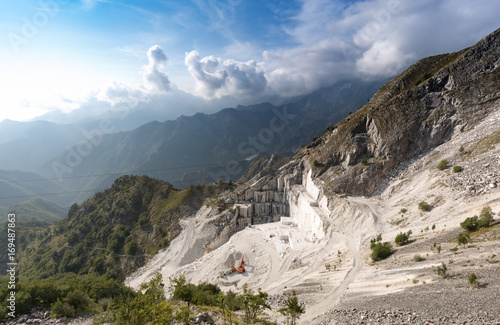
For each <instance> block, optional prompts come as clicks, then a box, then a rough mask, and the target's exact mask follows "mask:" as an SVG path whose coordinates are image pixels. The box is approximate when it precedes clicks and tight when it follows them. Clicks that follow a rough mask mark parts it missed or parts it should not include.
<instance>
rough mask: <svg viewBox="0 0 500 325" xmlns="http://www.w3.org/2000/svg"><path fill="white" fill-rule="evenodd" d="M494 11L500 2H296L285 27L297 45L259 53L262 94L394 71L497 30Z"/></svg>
mask: <svg viewBox="0 0 500 325" xmlns="http://www.w3.org/2000/svg"><path fill="white" fill-rule="evenodd" d="M498 12H500V2H497V1H488V0H478V1H475V2H470V1H466V0H441V1H435V0H421V1H402V0H368V1H359V2H347V3H346V2H343V1H332V0H303V1H302V9H301V11H300V13H299V14H297V15H296V16H295V17H294V22H295V25H294V26H293V27H292V28H288V29H287V32H288V34H289V35H290V37H291V38H292V40H294V41H296V42H297V44H298V45H297V46H295V47H291V48H283V49H271V50H268V51H264V53H263V56H262V62H261V63H260V65H261V67H262V69H264V71H265V72H266V74H265V76H266V78H267V80H268V87H267V88H268V89H267V92H268V93H279V94H281V95H287V96H292V95H300V94H304V93H307V92H310V91H313V90H315V89H317V88H319V87H324V86H328V85H331V84H333V83H334V82H335V81H337V80H339V79H343V78H348V77H355V78H372V79H373V78H383V77H390V76H395V75H397V74H398V73H400V72H401V71H402V70H404V69H405V68H406V67H408V66H409V65H410V64H412V63H414V62H415V61H416V60H418V59H420V58H423V57H426V56H430V55H436V54H440V53H447V52H453V51H458V50H460V49H462V48H465V47H467V46H471V45H473V44H474V43H475V42H477V41H479V39H481V38H482V37H484V36H486V35H487V34H489V33H491V32H492V31H494V30H495V29H496V28H498V27H499V26H498V17H496V16H497V13H498ZM457 22H459V23H457Z"/></svg>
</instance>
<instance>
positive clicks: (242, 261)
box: [238, 256, 245, 273]
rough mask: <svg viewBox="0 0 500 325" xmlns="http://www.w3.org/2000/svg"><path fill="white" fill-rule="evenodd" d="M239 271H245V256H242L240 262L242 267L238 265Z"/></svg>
mask: <svg viewBox="0 0 500 325" xmlns="http://www.w3.org/2000/svg"><path fill="white" fill-rule="evenodd" d="M238 272H239V273H243V272H245V260H244V259H243V256H241V262H240V267H238Z"/></svg>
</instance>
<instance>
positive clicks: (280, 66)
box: [0, 0, 500, 121]
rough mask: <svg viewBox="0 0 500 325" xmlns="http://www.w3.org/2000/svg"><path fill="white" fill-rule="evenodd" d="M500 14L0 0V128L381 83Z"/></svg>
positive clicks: (291, 4) (456, 9)
mask: <svg viewBox="0 0 500 325" xmlns="http://www.w3.org/2000/svg"><path fill="white" fill-rule="evenodd" d="M499 12H500V1H490V0H477V1H470V0H415V1H406V0H366V1H354V0H343V1H341V0H287V1H285V0H267V1H264V0H180V1H176V0H161V1H160V0H148V1H140V0H127V1H115V0H36V1H31V0H17V1H2V10H1V12H0V35H1V37H0V89H1V90H0V94H1V95H0V121H1V120H4V119H13V120H29V119H32V118H35V117H36V116H40V115H42V114H44V113H46V112H50V111H56V112H63V113H68V112H71V111H74V110H77V109H80V110H82V111H84V110H88V112H89V114H96V115H97V114H99V113H102V112H105V111H107V110H113V108H116V107H118V106H126V107H128V108H129V109H139V108H141V109H144V107H147V106H148V105H149V106H154V105H158V103H162V105H161V109H164V110H166V111H168V112H169V114H171V116H172V117H174V116H179V115H181V114H186V113H192V112H191V111H190V112H187V108H185V107H184V106H183V105H182V103H183V101H185V102H186V103H187V102H188V101H189V102H190V103H191V106H192V105H198V106H197V107H199V110H200V111H203V110H204V109H208V108H211V109H214V107H215V106H217V105H228V104H229V103H233V104H237V103H241V104H253V103H259V102H262V101H266V100H269V101H273V100H274V101H279V100H282V99H283V98H287V97H292V96H300V95H304V94H307V93H309V92H312V91H314V90H316V89H318V88H321V87H326V86H329V85H332V84H333V83H335V82H336V81H338V80H340V79H346V78H361V79H381V78H387V77H391V76H394V75H397V74H398V73H399V72H401V71H402V70H404V69H405V68H407V67H408V66H409V65H410V64H412V63H414V62H415V61H416V60H418V59H420V58H423V57H426V56H429V55H436V54H441V53H448V52H453V51H457V50H460V49H462V48H465V47H468V46H471V45H473V44H475V43H476V42H478V41H479V40H480V39H481V38H483V37H485V36H486V35H488V34H490V33H491V32H493V31H494V30H496V29H497V28H499V27H500V20H499V19H498V18H499V15H498V13H499ZM169 103H170V104H169ZM174 103H175V104H174ZM193 103H196V104H193ZM187 106H188V105H187V104H186V107H187ZM220 108H223V107H220Z"/></svg>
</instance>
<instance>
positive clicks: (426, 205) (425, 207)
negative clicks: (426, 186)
mask: <svg viewBox="0 0 500 325" xmlns="http://www.w3.org/2000/svg"><path fill="white" fill-rule="evenodd" d="M418 208H419V209H420V210H422V211H424V212H427V211H431V210H432V206H431V205H430V204H429V203H427V202H425V201H422V202H420V203H419V204H418Z"/></svg>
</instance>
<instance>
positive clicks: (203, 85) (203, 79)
mask: <svg viewBox="0 0 500 325" xmlns="http://www.w3.org/2000/svg"><path fill="white" fill-rule="evenodd" d="M184 62H185V64H186V66H187V67H188V70H189V72H190V73H191V75H192V76H193V77H194V78H195V80H196V83H197V92H198V93H199V94H201V95H202V96H204V97H206V98H214V97H216V98H220V97H222V96H241V97H247V96H253V95H258V94H261V93H262V92H263V91H264V89H265V88H266V85H267V79H266V77H265V75H264V71H262V70H261V69H260V68H259V66H258V64H257V63H256V62H255V61H253V60H251V61H247V62H239V61H235V60H224V61H223V60H222V59H221V58H216V57H213V56H207V57H204V58H201V57H200V54H199V53H198V52H197V51H191V52H189V53H186V58H185V60H184Z"/></svg>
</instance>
